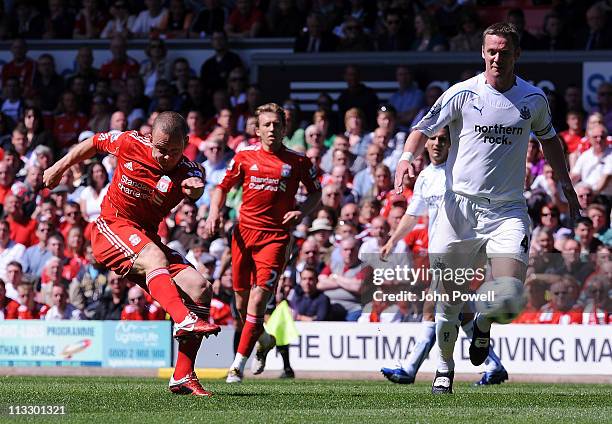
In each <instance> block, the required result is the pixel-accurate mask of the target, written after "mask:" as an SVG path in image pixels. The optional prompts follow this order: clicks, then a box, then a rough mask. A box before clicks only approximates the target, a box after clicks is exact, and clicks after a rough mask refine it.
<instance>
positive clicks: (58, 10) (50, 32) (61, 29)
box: [42, 0, 74, 39]
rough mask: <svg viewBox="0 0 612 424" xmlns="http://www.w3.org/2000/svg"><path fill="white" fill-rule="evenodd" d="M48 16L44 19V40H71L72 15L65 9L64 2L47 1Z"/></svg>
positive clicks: (62, 0) (57, 0)
mask: <svg viewBox="0 0 612 424" xmlns="http://www.w3.org/2000/svg"><path fill="white" fill-rule="evenodd" d="M47 4H48V8H49V14H48V16H47V17H46V19H45V32H44V33H43V35H42V37H43V38H46V39H56V38H72V29H73V28H74V14H73V13H72V12H71V11H70V10H69V9H68V8H67V7H66V4H65V1H64V0H49V2H48V3H47Z"/></svg>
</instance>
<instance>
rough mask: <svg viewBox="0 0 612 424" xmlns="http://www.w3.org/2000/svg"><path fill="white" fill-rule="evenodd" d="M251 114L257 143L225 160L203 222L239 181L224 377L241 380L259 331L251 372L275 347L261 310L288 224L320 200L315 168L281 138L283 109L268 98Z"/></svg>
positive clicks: (216, 220) (280, 264) (212, 221)
mask: <svg viewBox="0 0 612 424" xmlns="http://www.w3.org/2000/svg"><path fill="white" fill-rule="evenodd" d="M255 116H256V118H257V129H256V133H257V136H259V137H260V139H261V145H257V146H253V147H248V148H246V149H244V150H242V151H240V152H239V153H238V154H236V156H235V157H234V160H233V161H232V162H230V164H229V166H228V168H227V172H226V174H225V178H224V179H223V181H222V182H221V184H219V185H218V186H217V187H216V188H215V189H214V191H213V193H212V195H211V205H210V214H209V216H208V220H207V221H206V230H207V232H208V234H210V235H212V234H214V233H215V232H216V230H217V228H218V227H219V224H220V209H221V208H222V207H223V205H224V204H225V198H226V195H227V192H228V191H229V190H230V189H231V188H232V187H233V186H235V185H237V184H242V189H243V195H242V206H241V208H240V218H239V219H238V225H236V227H235V229H234V233H233V237H232V275H233V277H234V283H233V284H234V292H235V294H236V306H237V308H238V311H239V313H240V317H241V319H242V323H243V330H242V334H241V336H240V343H239V345H238V351H237V353H236V357H235V359H234V362H233V363H232V365H231V367H230V370H229V373H228V376H227V382H228V383H237V382H241V381H242V378H243V373H244V366H245V364H246V361H247V359H248V357H249V355H250V354H251V352H252V351H253V347H254V346H255V343H256V342H257V340H258V339H259V338H260V336H262V334H263V336H262V339H261V342H260V346H261V348H260V349H258V352H257V354H256V358H255V361H257V365H256V367H255V369H256V373H259V372H261V371H263V368H264V366H265V360H266V355H267V353H268V351H269V350H270V349H271V348H272V347H273V346H274V343H273V338H272V337H271V336H270V335H268V334H266V333H264V328H263V322H264V313H265V311H266V305H267V304H268V301H269V300H270V297H272V296H273V294H274V292H275V289H276V284H277V282H278V279H279V277H280V276H281V275H282V271H283V268H284V266H285V262H286V256H287V250H288V246H289V240H290V234H289V229H290V228H291V226H292V225H293V224H296V223H299V222H300V221H301V219H302V217H303V216H305V215H308V214H310V213H311V212H312V211H313V210H314V209H315V207H316V206H317V205H318V203H319V200H320V199H321V188H320V186H319V183H318V181H317V179H316V176H317V175H316V169H314V168H313V167H312V165H311V163H310V161H309V160H308V158H307V157H305V156H304V155H301V154H299V153H296V152H294V151H292V150H289V149H288V148H287V147H285V146H284V145H283V143H282V138H283V135H284V131H285V114H284V111H283V109H282V108H281V107H280V106H279V105H277V104H275V103H268V104H265V105H262V106H260V107H258V108H257V110H256V112H255ZM300 181H301V182H302V183H303V184H304V185H305V186H306V189H307V191H308V196H307V198H306V201H305V202H304V203H303V204H302V207H301V210H296V209H295V194H296V192H297V189H298V186H299V183H300Z"/></svg>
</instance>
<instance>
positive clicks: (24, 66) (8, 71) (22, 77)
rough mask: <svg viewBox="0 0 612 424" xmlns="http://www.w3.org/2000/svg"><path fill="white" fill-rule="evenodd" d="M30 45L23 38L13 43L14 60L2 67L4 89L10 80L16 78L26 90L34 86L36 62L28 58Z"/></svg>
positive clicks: (12, 53)
mask: <svg viewBox="0 0 612 424" xmlns="http://www.w3.org/2000/svg"><path fill="white" fill-rule="evenodd" d="M27 53H28V45H27V44H26V41H25V40H24V39H23V38H16V39H14V40H13V42H12V43H11V55H12V56H13V58H12V60H11V61H9V62H8V63H6V64H5V65H3V66H2V87H6V83H7V81H8V79H9V78H11V77H16V78H17V79H18V82H19V84H20V85H21V87H23V88H24V89H25V90H27V89H29V88H30V87H31V86H32V80H33V78H34V71H35V70H36V62H35V61H34V60H32V59H31V58H29V57H28V56H27Z"/></svg>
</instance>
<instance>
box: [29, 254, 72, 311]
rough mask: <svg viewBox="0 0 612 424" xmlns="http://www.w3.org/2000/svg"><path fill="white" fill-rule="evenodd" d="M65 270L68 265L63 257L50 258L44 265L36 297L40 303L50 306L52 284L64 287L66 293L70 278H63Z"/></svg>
mask: <svg viewBox="0 0 612 424" xmlns="http://www.w3.org/2000/svg"><path fill="white" fill-rule="evenodd" d="M67 268H68V264H67V259H66V258H65V257H62V258H60V257H58V256H52V257H51V258H50V259H49V260H48V261H47V262H46V263H45V266H44V267H43V271H42V274H41V276H40V284H39V286H38V287H39V291H38V295H39V299H40V300H41V302H42V303H45V304H47V305H51V304H52V302H53V299H52V291H53V285H54V284H61V285H62V286H64V288H65V289H66V291H68V286H69V284H70V278H65V277H64V274H65V273H66V272H65V271H66V269H67ZM68 272H70V271H68ZM75 275H76V273H75Z"/></svg>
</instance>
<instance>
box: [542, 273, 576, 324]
mask: <svg viewBox="0 0 612 424" xmlns="http://www.w3.org/2000/svg"><path fill="white" fill-rule="evenodd" d="M577 292H578V287H577V285H576V281H575V280H574V279H573V278H572V277H569V276H564V277H562V278H561V280H560V281H557V282H555V283H553V284H551V286H550V294H551V298H550V302H548V303H547V304H545V305H544V306H542V308H540V313H539V314H538V316H537V323H538V324H565V325H567V324H582V323H583V322H582V320H583V317H582V312H583V309H582V308H581V307H579V306H575V303H576V295H577Z"/></svg>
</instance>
